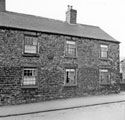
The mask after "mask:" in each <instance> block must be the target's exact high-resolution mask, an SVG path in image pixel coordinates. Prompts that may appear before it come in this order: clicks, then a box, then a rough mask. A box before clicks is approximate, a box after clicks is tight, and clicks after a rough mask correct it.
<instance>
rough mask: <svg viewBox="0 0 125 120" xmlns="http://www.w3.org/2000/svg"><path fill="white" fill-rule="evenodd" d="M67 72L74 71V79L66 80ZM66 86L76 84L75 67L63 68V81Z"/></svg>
mask: <svg viewBox="0 0 125 120" xmlns="http://www.w3.org/2000/svg"><path fill="white" fill-rule="evenodd" d="M67 72H74V79H73V80H71V79H69V83H68V82H67V77H68V76H67ZM64 84H65V85H66V86H72V85H77V70H76V69H75V68H66V69H65V83H64Z"/></svg>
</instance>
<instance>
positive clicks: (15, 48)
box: [0, 29, 119, 105]
mask: <svg viewBox="0 0 125 120" xmlns="http://www.w3.org/2000/svg"><path fill="white" fill-rule="evenodd" d="M24 34H33V35H38V41H39V56H37V57H35V56H34V57H30V56H29V57H26V56H24V55H23V47H24V46H23V42H24ZM70 39H72V40H75V41H76V42H77V58H67V57H65V56H64V48H65V47H64V46H65V40H70ZM101 43H106V44H108V45H109V59H108V60H101V59H100V58H99V54H100V44H101ZM27 64H28V65H29V64H30V65H34V64H35V65H36V66H37V68H38V80H37V82H38V85H37V88H30V89H28V88H23V86H22V84H21V82H22V69H23V66H25V65H27ZM65 66H69V67H70V66H71V67H72V66H75V67H76V68H77V85H76V86H65V85H64V68H65ZM99 68H108V69H109V70H110V72H111V79H113V80H114V79H115V80H117V81H118V80H119V44H118V43H115V42H106V41H101V40H95V39H85V38H78V37H71V36H64V35H54V34H47V33H40V32H37V33H36V32H28V31H21V30H12V29H0V104H1V105H5V104H21V103H31V102H38V101H45V100H52V99H62V98H69V97H80V96H86V95H95V94H96V95H97V94H105V92H104V90H103V91H102V90H101V89H102V86H101V85H100V84H99Z"/></svg>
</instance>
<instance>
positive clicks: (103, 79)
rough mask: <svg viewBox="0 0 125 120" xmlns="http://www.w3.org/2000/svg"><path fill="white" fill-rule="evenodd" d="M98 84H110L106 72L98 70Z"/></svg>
mask: <svg viewBox="0 0 125 120" xmlns="http://www.w3.org/2000/svg"><path fill="white" fill-rule="evenodd" d="M100 83H103V84H107V83H110V75H109V72H108V70H106V69H105V70H100Z"/></svg>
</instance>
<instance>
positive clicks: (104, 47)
mask: <svg viewBox="0 0 125 120" xmlns="http://www.w3.org/2000/svg"><path fill="white" fill-rule="evenodd" d="M100 57H101V58H108V45H101V53H100Z"/></svg>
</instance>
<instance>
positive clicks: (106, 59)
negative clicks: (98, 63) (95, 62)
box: [100, 58, 109, 61]
mask: <svg viewBox="0 0 125 120" xmlns="http://www.w3.org/2000/svg"><path fill="white" fill-rule="evenodd" d="M100 60H105V61H108V60H109V59H108V58H100Z"/></svg>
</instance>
